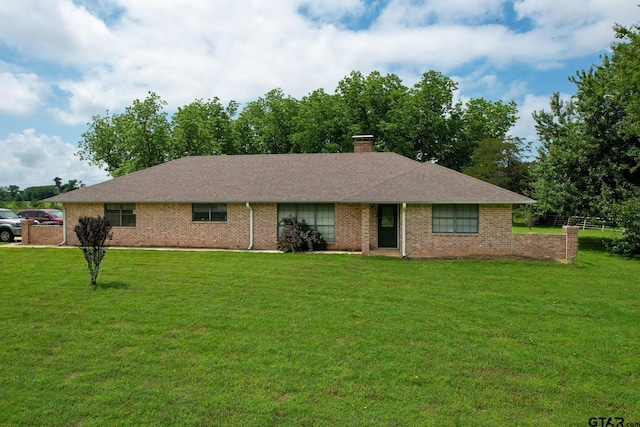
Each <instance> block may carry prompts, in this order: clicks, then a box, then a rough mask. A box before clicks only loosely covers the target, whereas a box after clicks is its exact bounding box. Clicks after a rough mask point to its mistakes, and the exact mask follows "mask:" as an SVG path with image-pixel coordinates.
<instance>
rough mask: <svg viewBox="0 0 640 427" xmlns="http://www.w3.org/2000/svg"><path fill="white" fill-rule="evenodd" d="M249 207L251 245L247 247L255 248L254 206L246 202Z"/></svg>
mask: <svg viewBox="0 0 640 427" xmlns="http://www.w3.org/2000/svg"><path fill="white" fill-rule="evenodd" d="M246 206H247V209H249V247H248V248H247V249H249V250H251V249H253V206H251V205H250V204H249V202H247V203H246Z"/></svg>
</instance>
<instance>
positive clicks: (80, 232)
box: [73, 216, 112, 286]
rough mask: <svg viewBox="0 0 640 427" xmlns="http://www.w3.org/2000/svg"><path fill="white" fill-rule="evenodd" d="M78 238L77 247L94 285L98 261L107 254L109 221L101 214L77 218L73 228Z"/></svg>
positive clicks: (96, 278) (96, 277) (109, 230)
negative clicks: (80, 251) (76, 223)
mask: <svg viewBox="0 0 640 427" xmlns="http://www.w3.org/2000/svg"><path fill="white" fill-rule="evenodd" d="M73 231H75V233H76V236H78V240H79V241H80V245H79V248H80V249H81V250H82V253H83V254H84V259H85V260H86V261H87V268H88V269H89V275H90V276H91V284H92V285H93V286H96V284H97V280H98V271H100V263H101V262H102V260H103V258H104V256H105V255H106V254H107V248H106V247H105V245H104V244H105V241H106V240H107V239H109V240H111V236H112V235H111V223H110V222H109V220H108V219H107V218H103V217H101V216H97V217H90V216H83V217H81V218H80V219H79V220H78V225H76V226H75V228H74V229H73Z"/></svg>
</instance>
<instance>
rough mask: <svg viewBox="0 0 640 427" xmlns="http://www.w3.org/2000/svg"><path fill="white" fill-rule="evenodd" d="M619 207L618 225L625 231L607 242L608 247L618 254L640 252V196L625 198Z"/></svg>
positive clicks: (630, 254)
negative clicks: (639, 213)
mask: <svg viewBox="0 0 640 427" xmlns="http://www.w3.org/2000/svg"><path fill="white" fill-rule="evenodd" d="M617 209H618V211H617V215H616V218H617V221H618V226H620V227H622V229H623V230H624V232H623V233H622V235H621V236H618V237H616V238H614V239H613V240H611V241H608V242H607V246H608V249H609V250H610V251H611V252H612V253H614V254H618V255H627V256H632V255H636V254H640V215H638V212H640V198H638V197H635V198H632V199H628V200H625V201H624V202H622V203H620V205H618V207H617Z"/></svg>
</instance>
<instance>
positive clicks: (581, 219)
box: [544, 215, 618, 231]
mask: <svg viewBox="0 0 640 427" xmlns="http://www.w3.org/2000/svg"><path fill="white" fill-rule="evenodd" d="M544 222H545V224H549V225H552V226H554V227H562V226H564V225H570V226H573V227H579V228H580V229H582V230H586V229H595V230H603V231H604V230H605V229H615V228H617V226H618V225H617V223H616V222H615V221H614V220H612V219H607V218H598V217H589V216H570V217H568V218H567V217H562V216H559V215H547V216H546V217H545V219H544Z"/></svg>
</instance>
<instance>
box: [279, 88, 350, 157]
mask: <svg viewBox="0 0 640 427" xmlns="http://www.w3.org/2000/svg"><path fill="white" fill-rule="evenodd" d="M293 120H294V130H295V131H294V133H293V135H291V141H292V151H293V152H296V153H320V152H324V153H341V152H348V151H353V146H352V143H351V137H352V136H353V135H351V134H349V131H348V129H349V121H348V119H347V117H346V115H345V110H344V106H343V103H342V102H341V100H340V99H339V97H338V95H329V94H328V93H326V92H325V91H324V90H323V89H317V90H315V91H313V92H312V93H311V94H309V95H308V96H305V97H303V98H302V99H301V100H300V102H299V103H298V113H297V115H296V116H295V117H294V119H293Z"/></svg>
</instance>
